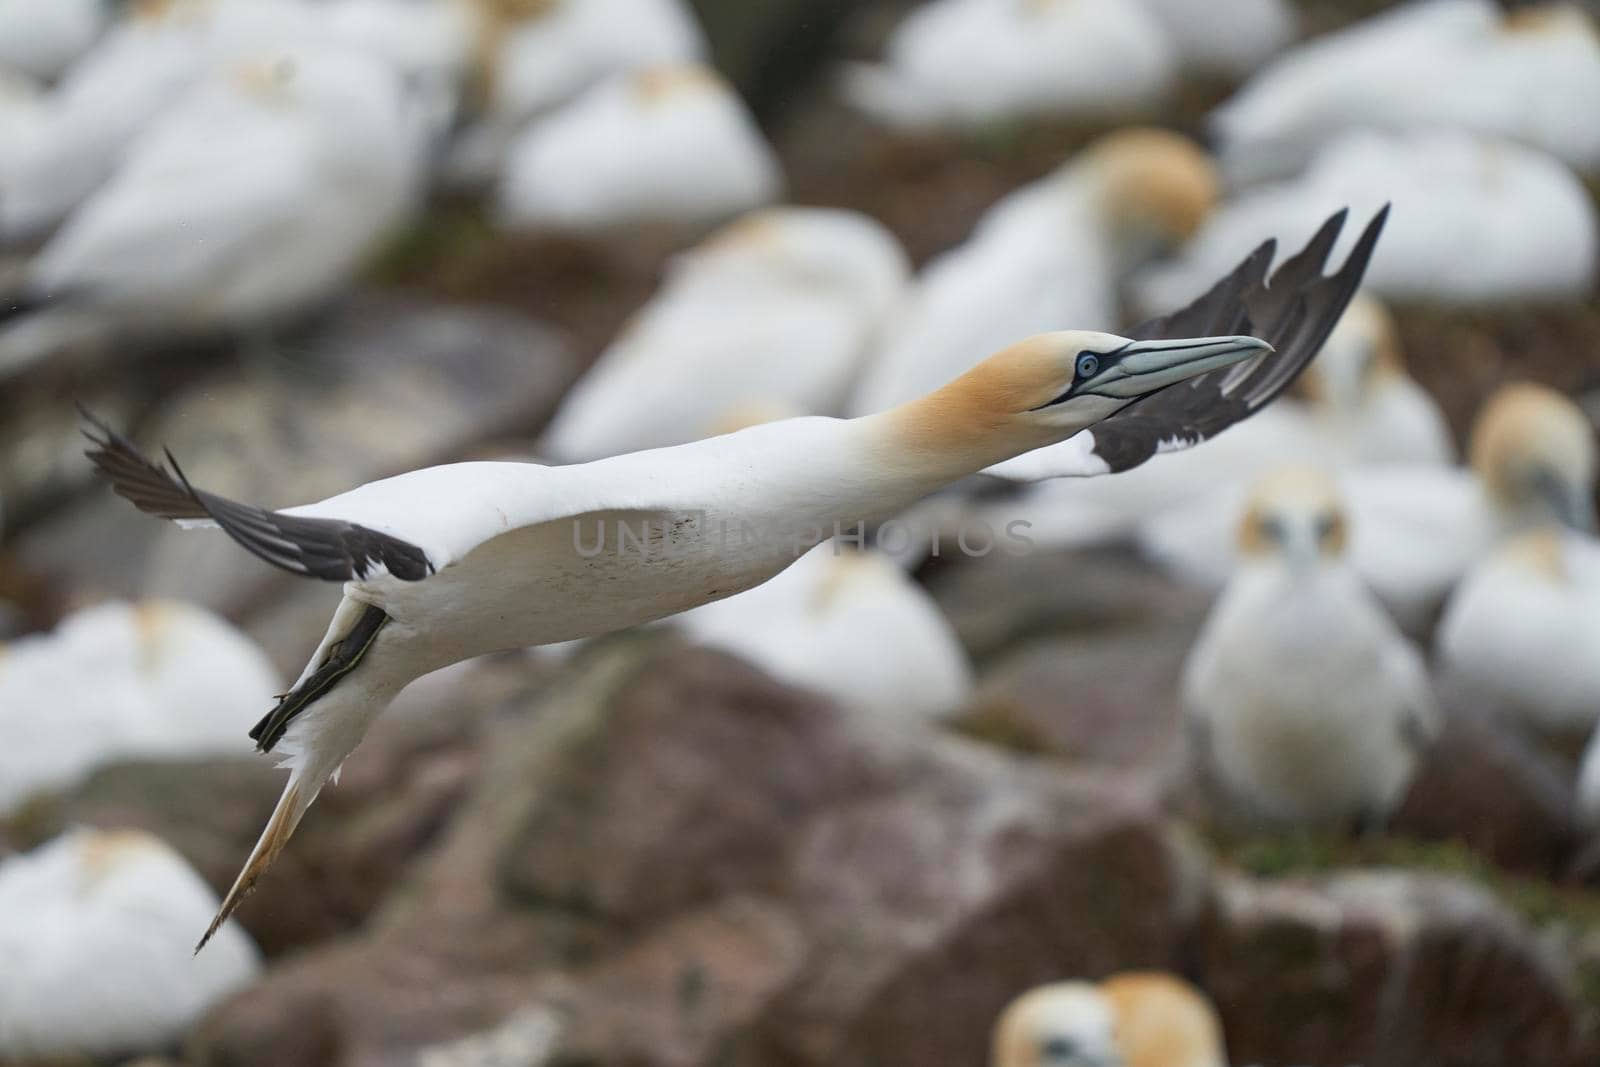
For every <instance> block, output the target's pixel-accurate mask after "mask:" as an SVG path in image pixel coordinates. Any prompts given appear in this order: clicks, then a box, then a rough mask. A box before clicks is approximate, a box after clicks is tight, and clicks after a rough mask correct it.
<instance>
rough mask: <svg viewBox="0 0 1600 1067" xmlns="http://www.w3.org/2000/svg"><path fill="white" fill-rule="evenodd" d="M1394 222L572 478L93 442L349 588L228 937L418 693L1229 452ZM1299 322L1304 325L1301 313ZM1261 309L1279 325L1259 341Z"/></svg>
mask: <svg viewBox="0 0 1600 1067" xmlns="http://www.w3.org/2000/svg"><path fill="white" fill-rule="evenodd" d="M1336 221H1337V220H1336ZM1381 222H1382V220H1381V218H1380V219H1374V220H1373V222H1372V223H1370V224H1369V225H1368V227H1367V236H1366V239H1365V240H1363V242H1362V243H1361V244H1360V245H1359V246H1358V250H1357V252H1356V253H1354V254H1352V256H1351V258H1350V259H1349V260H1347V261H1346V263H1345V265H1344V266H1343V267H1342V268H1341V270H1340V272H1339V273H1338V274H1336V275H1334V276H1333V277H1331V278H1325V277H1324V276H1323V274H1322V266H1323V262H1324V260H1325V255H1326V251H1327V248H1328V246H1329V245H1330V244H1331V243H1332V236H1331V235H1325V237H1324V239H1323V240H1322V241H1320V243H1319V244H1317V245H1315V246H1312V247H1309V248H1308V249H1307V250H1306V251H1305V252H1304V253H1302V255H1301V256H1298V257H1296V258H1295V259H1293V260H1291V261H1290V262H1289V263H1288V264H1287V265H1285V267H1284V268H1283V269H1282V270H1281V271H1279V272H1278V274H1277V275H1275V276H1274V278H1273V281H1272V284H1271V285H1270V286H1268V285H1267V284H1265V283H1264V281H1263V278H1264V274H1265V260H1264V257H1263V256H1260V255H1258V256H1254V257H1252V258H1251V259H1250V260H1249V261H1247V262H1246V263H1244V264H1242V265H1241V266H1240V268H1239V269H1238V270H1237V271H1235V272H1234V273H1233V274H1231V275H1229V276H1228V277H1227V278H1225V279H1224V280H1223V281H1222V282H1220V283H1219V284H1218V285H1217V287H1216V289H1215V290H1213V291H1212V292H1211V293H1208V294H1207V295H1206V297H1204V298H1203V299H1202V300H1201V301H1199V302H1197V303H1196V304H1195V305H1192V306H1190V307H1188V308H1185V309H1183V310H1181V311H1179V312H1177V313H1175V314H1173V315H1172V316H1169V317H1167V318H1166V319H1163V320H1159V321H1157V322H1154V323H1151V324H1147V326H1146V332H1147V334H1149V335H1151V336H1150V337H1149V338H1148V339H1144V340H1136V339H1129V338H1126V337H1117V336H1113V335H1111V334H1104V333H1091V332H1083V331H1061V332H1055V333H1048V334H1042V335H1039V336H1036V337H1033V338H1030V339H1028V340H1025V341H1021V342H1019V343H1017V344H1014V345H1012V346H1011V347H1009V348H1007V349H1004V350H1003V351H1001V352H999V353H997V354H995V355H994V356H991V357H990V358H989V359H988V360H985V361H984V362H982V363H980V364H978V365H977V366H976V367H974V368H973V369H972V370H970V371H968V372H967V373H966V374H964V375H962V376H961V377H959V378H957V379H956V380H955V381H953V382H950V383H949V384H948V385H946V386H944V387H942V388H940V389H938V390H935V391H934V392H932V393H930V394H928V395H927V396H924V397H920V398H918V399H916V400H913V401H911V402H909V403H906V404H903V405H901V406H899V407H896V408H893V409H891V410H889V411H886V412H882V413H879V414H876V415H870V416H865V417H862V418H858V419H849V420H839V419H829V418H821V417H808V418H799V419H786V420H783V421H781V422H773V423H766V424H764V425H760V426H753V427H750V428H749V429H745V430H741V431H739V432H738V433H733V434H727V435H725V436H722V437H713V438H710V439H707V440H702V441H695V442H691V443H689V444H683V445H677V446H674V447H671V448H661V449H654V450H652V451H648V452H635V453H630V454H628V455H624V456H616V457H612V458H609V459H602V460H596V461H594V462H592V463H583V464H574V465H571V466H565V467H545V466H540V465H538V464H530V463H457V464H449V465H446V466H442V467H431V468H428V469H425V470H419V471H413V472H411V473H409V474H402V475H399V476H396V477H394V478H387V479H384V480H382V481H378V482H372V483H369V484H367V485H364V486H361V487H359V488H357V489H354V490H351V491H350V492H348V493H343V494H341V495H339V496H336V497H333V498H331V499H329V500H325V501H322V502H320V503H317V504H311V505H307V506H303V507H296V508H289V509H286V510H283V511H269V510H266V509H263V508H257V507H251V506H249V505H245V504H239V503H235V502H233V501H229V500H226V499H224V498H222V497H219V496H216V495H214V494H211V493H206V492H202V491H200V490H197V489H195V488H194V487H192V486H191V485H190V484H189V483H188V481H187V480H186V479H185V478H184V477H183V474H182V472H181V471H179V470H178V468H177V465H176V463H175V462H173V469H172V471H171V472H170V473H169V472H168V471H167V470H165V469H163V468H162V467H160V466H158V465H157V464H154V463H152V462H150V461H149V460H147V459H145V458H144V457H143V456H141V455H140V454H139V453H138V452H137V451H136V450H135V449H134V447H133V445H131V444H130V443H129V442H127V441H126V440H124V439H123V438H121V437H119V436H117V435H116V434H115V433H113V432H112V431H111V430H109V429H107V428H106V427H104V426H102V425H99V424H97V423H92V422H91V425H92V426H93V431H92V433H91V434H90V436H91V440H93V442H94V446H95V447H94V448H93V449H91V450H90V453H89V455H90V456H91V458H92V459H93V460H94V462H95V463H96V465H97V466H98V467H99V468H100V470H101V471H102V472H103V473H104V474H105V475H106V476H107V477H109V478H110V479H111V482H112V485H113V487H114V488H115V489H116V490H117V492H119V493H120V494H122V495H123V496H125V497H126V498H127V499H129V500H130V501H132V502H133V503H134V504H135V505H136V506H138V507H139V508H140V509H142V510H144V511H147V512H149V513H151V514H154V515H158V516H162V517H164V518H169V519H176V520H179V521H180V522H183V523H188V524H195V523H200V524H205V523H207V522H214V523H216V524H217V525H219V526H221V527H222V529H223V530H224V531H225V532H227V533H228V534H229V535H230V536H231V537H233V538H234V539H235V540H236V541H238V542H239V543H240V544H242V545H243V546H244V547H246V548H247V549H249V550H250V551H251V552H253V553H254V554H256V555H258V556H260V557H261V558H263V559H266V560H268V561H270V562H272V563H274V564H276V565H278V566H280V567H283V568H285V569H287V570H290V571H292V572H294V573H297V574H302V575H306V576H309V577H317V578H323V579H327V580H337V581H342V582H345V583H346V585H345V587H344V588H345V596H344V598H343V600H342V601H341V602H340V604H339V607H338V609H337V610H336V611H335V612H334V616H333V621H332V622H331V623H330V625H329V628H328V632H327V633H326V634H325V635H324V637H323V639H322V643H321V645H320V646H319V647H318V648H317V650H316V652H315V653H314V654H313V655H312V658H311V660H310V662H309V663H308V664H307V666H306V669H305V671H304V672H303V673H302V675H301V677H300V678H299V680H298V681H297V682H296V683H295V685H294V687H293V688H292V689H291V690H290V691H289V693H287V694H285V696H284V697H283V698H282V700H280V702H279V704H278V706H277V707H276V708H274V709H273V710H272V711H271V712H270V713H269V714H268V715H267V717H266V718H265V719H263V720H262V721H261V722H260V723H259V724H257V726H256V728H255V729H254V730H253V731H252V736H253V737H254V739H255V740H256V741H257V743H258V745H259V747H260V748H261V749H262V750H263V751H269V750H271V749H272V748H274V747H277V746H278V745H279V743H280V742H282V744H283V749H284V752H285V754H286V756H287V765H288V766H289V768H290V775H289V781H288V783H287V786H286V788H285V791H284V794H283V797H282V799H281V800H280V801H279V803H278V807H277V809H276V810H275V811H274V813H273V816H272V818H271V820H270V821H269V822H268V825H267V828H266V831H265V832H264V833H263V834H262V837H261V840H260V841H259V842H258V843H257V845H256V848H255V849H254V851H253V852H252V853H251V857H250V859H249V861H248V862H247V863H246V866H245V870H244V871H243V872H242V873H241V875H240V877H239V880H238V881H237V882H236V883H235V885H234V887H233V888H232V889H231V890H230V891H229V894H228V897H227V899H226V900H225V901H224V904H223V907H222V911H221V913H220V914H219V916H218V919H219V921H220V920H221V919H222V918H225V917H226V916H227V915H228V914H229V913H230V912H231V911H232V910H233V908H234V907H235V906H237V904H238V902H239V900H240V899H242V897H243V895H244V894H245V893H246V892H248V891H249V890H250V888H251V887H253V886H254V885H255V883H256V880H257V879H258V878H259V877H260V875H261V873H262V871H264V870H265V869H266V868H267V866H268V865H269V864H270V863H271V862H272V860H273V859H274V858H275V857H276V856H277V854H278V853H279V852H280V851H281V850H282V848H283V845H284V842H285V841H287V840H288V838H289V835H290V834H291V833H293V832H294V828H295V826H296V825H297V824H298V823H299V821H300V818H301V816H302V815H304V814H305V811H306V809H307V808H308V807H309V806H310V805H311V803H312V801H313V800H315V799H316V796H317V792H318V791H319V790H320V789H321V788H322V786H323V784H324V783H325V782H326V781H327V780H328V778H329V776H330V775H332V774H333V773H334V771H335V770H336V769H337V768H338V766H339V764H340V763H341V762H342V761H343V760H344V758H345V756H346V755H348V754H349V752H350V751H351V750H352V749H353V748H354V747H355V746H356V745H357V744H358V743H359V742H360V740H361V737H362V735H363V734H364V733H365V732H366V729H367V727H368V725H369V724H370V723H371V722H372V720H373V719H374V718H375V717H376V716H377V715H378V714H379V713H381V712H382V711H383V709H384V708H385V707H386V706H387V705H388V703H389V702H390V701H391V700H392V699H393V698H394V696H395V694H397V693H398V692H399V691H400V689H402V688H403V687H404V686H405V685H407V684H408V683H409V682H411V681H412V680H413V679H415V678H418V677H420V676H421V675H423V674H426V673H428V672H430V671H432V670H435V669H438V668H440V667H443V666H447V665H449V664H451V663H455V662H458V661H460V660H463V659H468V658H471V657H473V656H477V655H481V654H483V653H486V652H491V651H494V650H497V649H511V648H521V647H525V646H528V645H541V644H550V643H554V642H559V641H567V640H573V639H576V638H582V637H589V636H594V635H597V634H601V633H607V632H610V631H612V630H617V629H621V628H623V627H626V626H632V625H636V624H639V623H644V622H649V621H652V620H655V619H659V618H664V617H666V616H668V615H671V614H674V613H676V612H679V611H683V610H686V609H688V608H692V607H696V606H698V605H700V604H704V603H709V602H711V601H713V600H718V599H720V598H722V597H727V596H732V595H733V594H735V593H738V592H742V591H743V590H745V589H749V588H752V587H754V586H756V585H759V584H761V583H762V582H764V581H766V580H767V579H769V578H771V577H772V576H773V575H775V574H777V573H778V572H779V571H781V570H783V569H784V568H785V567H786V566H788V565H789V564H790V563H792V562H793V561H794V559H795V558H796V557H797V556H798V555H800V554H801V553H802V552H803V551H805V550H806V549H808V548H810V547H811V546H812V545H813V544H815V543H817V542H820V541H822V540H823V539H825V538H826V537H828V536H830V535H831V534H832V533H833V528H834V526H835V525H836V524H838V525H841V526H853V525H855V524H856V523H858V522H872V521H874V520H876V519H879V518H884V517H887V516H889V515H893V514H896V513H898V512H900V511H901V510H903V509H904V508H905V507H906V506H907V505H909V504H911V503H912V502H913V501H915V500H917V499H918V498H920V497H922V496H925V495H926V494H928V493H930V492H933V491H935V490H937V489H939V488H940V487H942V486H944V485H947V484H949V483H950V482H952V481H955V480H957V479H959V478H962V477H965V476H967V475H969V474H972V473H973V472H975V471H977V470H980V469H981V468H983V467H985V466H988V465H989V464H992V463H995V462H998V461H1000V460H1003V459H1005V458H1006V457H1008V456H1012V455H1016V454H1017V453H1019V452H1024V451H1027V450H1029V449H1031V448H1037V447H1040V446H1043V445H1046V444H1048V443H1050V442H1052V441H1057V440H1063V439H1066V438H1070V437H1072V436H1074V435H1076V434H1078V433H1080V432H1082V431H1083V430H1084V429H1085V428H1087V427H1090V426H1093V427H1095V429H1094V439H1093V440H1092V441H1089V442H1087V443H1086V444H1084V445H1083V446H1082V447H1083V456H1084V460H1085V462H1086V463H1089V464H1093V465H1096V466H1098V467H1099V468H1101V469H1111V468H1112V467H1113V466H1121V465H1126V464H1128V463H1131V462H1135V460H1134V459H1133V458H1132V457H1136V456H1148V455H1149V454H1151V453H1153V452H1154V451H1155V449H1156V446H1157V443H1158V442H1159V441H1161V440H1163V439H1170V438H1179V439H1183V440H1191V441H1198V440H1200V439H1202V438H1204V437H1208V436H1211V435H1212V434H1214V433H1215V432H1216V431H1217V430H1218V429H1219V427H1220V425H1223V424H1226V423H1228V422H1234V421H1238V420H1239V419H1241V418H1245V417H1247V416H1248V415H1249V414H1250V412H1251V411H1253V410H1255V408H1257V407H1259V406H1260V405H1261V404H1262V403H1265V402H1266V400H1268V399H1270V398H1271V397H1272V396H1273V395H1276V393H1277V392H1278V391H1279V390H1281V389H1282V388H1283V386H1284V385H1286V384H1287V383H1288V381H1289V380H1291V379H1292V378H1293V377H1294V373H1295V371H1296V370H1298V369H1299V367H1301V366H1303V365H1304V363H1305V362H1306V361H1307V360H1309V359H1310V358H1311V356H1312V355H1313V354H1314V353H1315V352H1316V350H1317V349H1318V348H1320V347H1321V344H1322V340H1323V338H1324V337H1326V335H1327V332H1328V331H1329V330H1331V329H1332V327H1333V323H1334V321H1335V320H1337V318H1338V317H1339V315H1340V314H1341V313H1342V312H1343V310H1344V306H1345V304H1346V303H1347V302H1348V301H1349V299H1350V296H1351V294H1352V293H1354V291H1355V289H1356V287H1357V286H1358V285H1359V284H1360V281H1361V272H1362V270H1363V268H1364V266H1365V263H1366V261H1367V259H1368V258H1369V257H1370V255H1371V251H1372V247H1373V244H1374V243H1375V242H1376V240H1377V236H1378V231H1379V229H1380V226H1381ZM1334 229H1335V231H1336V230H1337V227H1334ZM1264 251H1268V252H1270V250H1264ZM1288 307H1292V308H1293V313H1292V314H1287V313H1281V311H1282V309H1285V308H1288ZM1252 309H1254V310H1256V311H1260V312H1262V317H1261V319H1260V320H1259V325H1256V324H1255V323H1254V322H1253V321H1252V317H1251V315H1252ZM1209 324H1227V325H1229V326H1232V327H1235V328H1246V329H1256V330H1259V332H1261V333H1262V334H1263V335H1264V336H1265V338H1266V340H1260V339H1256V338H1252V337H1248V336H1243V335H1240V334H1237V333H1233V334H1229V335H1206V336H1195V335H1192V334H1188V335H1185V334H1179V333H1177V332H1174V330H1175V328H1179V327H1192V326H1195V325H1209ZM1269 342H1271V344H1269ZM1272 344H1275V345H1276V346H1277V349H1278V351H1277V352H1276V354H1273V353H1272V352H1271V346H1272ZM1169 387H1177V388H1176V390H1174V389H1171V388H1169ZM168 460H169V462H171V457H170V456H169V457H168ZM202 943H203V939H202Z"/></svg>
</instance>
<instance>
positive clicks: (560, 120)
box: [497, 66, 783, 231]
mask: <svg viewBox="0 0 1600 1067" xmlns="http://www.w3.org/2000/svg"><path fill="white" fill-rule="evenodd" d="M782 189H783V175H782V171H781V168H780V166H779V164H778V159H777V156H776V155H775V154H774V153H773V151H772V148H771V146H769V145H768V144H767V142H766V140H765V139H764V138H763V137H762V135H761V131H760V130H759V129H757V128H756V124H755V120H754V119H753V118H752V117H751V115H750V113H749V111H748V110H747V109H746V108H745V106H744V102H743V101H742V100H740V99H739V96H738V94H737V93H735V92H734V90H733V87H732V86H730V85H729V84H728V83H727V82H726V81H724V80H723V79H722V77H721V76H720V75H718V74H717V73H716V72H715V71H713V70H711V69H710V68H709V67H701V66H672V67H651V68H648V69H643V70H638V71H634V72H632V73H630V74H625V75H618V76H616V77H614V78H612V79H610V80H608V81H605V82H603V83H601V84H600V85H598V86H596V87H594V88H593V89H590V90H589V91H588V92H586V93H584V94H583V95H582V96H580V97H579V98H578V99H577V100H574V101H573V102H572V103H571V104H568V105H567V106H566V107H564V108H562V109H561V110H559V111H557V112H556V113H555V114H553V115H551V116H550V117H549V118H546V119H543V120H541V121H538V122H535V123H533V125H531V126H530V127H529V128H528V129H527V130H526V131H524V132H523V133H522V134H521V135H520V136H519V137H518V138H517V139H516V141H515V142H514V143H513V144H512V146H511V149H510V156H509V159H508V160H507V164H506V170H505V173H504V174H503V175H502V176H501V179H500V186H499V190H498V194H497V198H498V211H499V217H500V219H501V221H502V222H503V223H505V224H506V225H508V226H513V227H528V228H539V229H547V230H579V231H582V230H598V229H605V228H608V227H613V226H622V225H628V224H633V223H645V222H681V223H706V222H715V221H718V220H720V219H724V218H727V217H729V216H732V215H737V214H739V213H740V212H742V211H747V210H749V209H751V208H755V207H760V206H761V205H763V204H766V203H769V202H771V201H773V200H775V199H777V197H778V195H779V194H780V192H781V191H782Z"/></svg>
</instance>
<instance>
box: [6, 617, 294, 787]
mask: <svg viewBox="0 0 1600 1067" xmlns="http://www.w3.org/2000/svg"><path fill="white" fill-rule="evenodd" d="M279 683H280V679H279V678H278V675H277V672H276V671H275V670H273V668H272V665H271V664H270V663H268V662H267V659H266V657H265V656H264V655H263V654H262V653H261V651H260V650H259V649H257V648H256V647H255V645H254V644H252V643H251V642H250V641H249V639H247V638H246V637H244V636H243V635H241V634H240V633H239V632H238V631H236V630H235V629H233V627H231V626H229V625H228V624H227V623H225V622H223V621H222V620H221V619H218V618H216V617H215V616H213V615H210V614H208V613H207V612H204V611H202V610H200V609H198V608H195V607H191V606H188V605H184V604H177V603H168V602H162V601H152V602H149V603H145V604H139V605H129V604H121V603H111V604H103V605H100V606H98V607H93V608H88V609H85V610H83V611H80V612H78V613H77V614H75V615H73V616H71V617H69V618H68V619H66V620H65V621H63V622H62V623H61V625H60V626H59V627H57V629H56V630H55V631H54V632H53V633H50V634H45V635H39V636H34V637H25V638H23V639H21V640H19V641H16V642H14V643H13V644H11V645H10V646H9V647H6V648H5V649H4V654H3V655H0V811H5V810H7V809H9V808H12V807H14V806H15V805H16V804H18V803H20V802H21V801H23V800H25V799H27V797H28V796H29V795H31V794H32V793H34V792H37V791H39V790H43V789H57V788H64V787H68V786H71V785H72V784H74V783H75V782H76V781H78V780H79V779H81V778H82V777H83V776H84V775H86V774H88V773H89V772H90V771H92V770H94V769H95V768H96V767H99V766H101V765H103V764H106V763H109V762H112V761H115V760H124V759H139V758H147V759H171V758H183V757H190V756H193V757H200V756H210V755H220V754H228V753H231V754H234V755H246V754H248V753H249V751H250V746H249V744H248V743H247V742H246V741H245V739H244V731H246V730H248V729H249V726H250V724H251V722H253V721H254V720H255V719H256V718H257V717H258V716H259V715H260V712H261V707H262V705H263V702H265V701H268V700H270V699H271V697H272V695H273V694H274V693H277V692H279V691H280V688H279Z"/></svg>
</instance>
